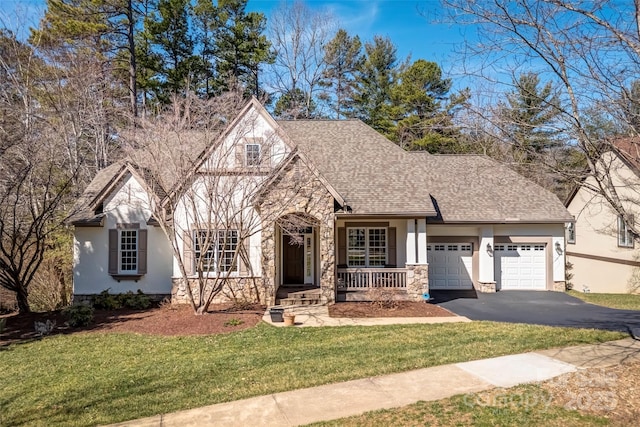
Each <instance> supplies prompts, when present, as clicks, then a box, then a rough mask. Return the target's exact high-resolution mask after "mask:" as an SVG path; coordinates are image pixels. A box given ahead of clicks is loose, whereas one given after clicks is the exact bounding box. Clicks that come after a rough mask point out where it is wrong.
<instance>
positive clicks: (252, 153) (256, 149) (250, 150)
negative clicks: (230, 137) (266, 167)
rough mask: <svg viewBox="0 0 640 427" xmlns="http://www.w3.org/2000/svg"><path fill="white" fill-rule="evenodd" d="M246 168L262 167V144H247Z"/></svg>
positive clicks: (245, 151) (245, 153)
mask: <svg viewBox="0 0 640 427" xmlns="http://www.w3.org/2000/svg"><path fill="white" fill-rule="evenodd" d="M244 158H245V166H260V163H261V162H262V146H261V145H260V144H255V143H254V144H245V146H244Z"/></svg>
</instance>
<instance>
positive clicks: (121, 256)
mask: <svg viewBox="0 0 640 427" xmlns="http://www.w3.org/2000/svg"><path fill="white" fill-rule="evenodd" d="M118 233H119V235H118V242H119V245H118V272H119V273H120V274H122V273H137V272H138V230H118Z"/></svg>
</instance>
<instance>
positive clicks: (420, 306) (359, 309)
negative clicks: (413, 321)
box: [329, 301, 455, 317]
mask: <svg viewBox="0 0 640 427" xmlns="http://www.w3.org/2000/svg"><path fill="white" fill-rule="evenodd" d="M329 315H330V316H331V317H449V316H455V315H454V314H453V313H451V312H450V311H448V310H445V309H444V308H442V307H439V306H437V305H433V304H429V303H426V302H411V301H396V302H393V303H390V306H388V307H384V306H382V305H381V304H379V303H373V302H339V303H336V304H333V305H330V306H329Z"/></svg>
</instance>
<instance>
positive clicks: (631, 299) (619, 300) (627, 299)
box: [569, 291, 640, 310]
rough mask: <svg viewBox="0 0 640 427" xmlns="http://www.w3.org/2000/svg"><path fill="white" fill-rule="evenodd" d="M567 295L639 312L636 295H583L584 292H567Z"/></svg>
mask: <svg viewBox="0 0 640 427" xmlns="http://www.w3.org/2000/svg"><path fill="white" fill-rule="evenodd" d="M569 295H571V296H574V297H576V298H580V299H581V300H583V301H585V302H588V303H591V304H596V305H602V306H605V307H610V308H619V309H622V310H640V295H636V294H592V293H588V294H585V293H584V292H577V291H569Z"/></svg>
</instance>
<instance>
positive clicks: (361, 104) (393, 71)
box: [354, 36, 399, 136]
mask: <svg viewBox="0 0 640 427" xmlns="http://www.w3.org/2000/svg"><path fill="white" fill-rule="evenodd" d="M364 48H365V52H366V54H365V59H364V61H363V62H362V66H361V67H360V70H359V72H358V74H357V77H356V84H357V88H356V91H355V95H354V107H355V108H354V113H355V116H356V117H358V118H360V119H361V120H362V121H364V122H365V123H367V124H368V125H369V126H371V127H373V128H374V129H375V130H377V131H378V132H381V133H382V134H384V135H386V136H390V135H391V134H392V133H393V128H394V126H395V125H394V123H393V119H392V105H391V91H392V88H393V86H394V85H395V84H396V79H397V76H398V70H399V69H398V63H397V53H396V52H397V49H396V47H395V45H394V44H393V43H392V42H391V40H390V39H389V38H388V37H386V38H385V37H382V36H375V37H374V39H373V42H368V43H365V46H364Z"/></svg>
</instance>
